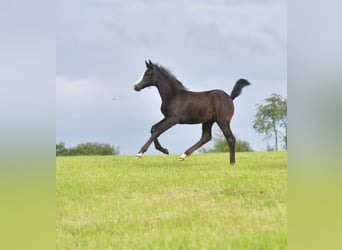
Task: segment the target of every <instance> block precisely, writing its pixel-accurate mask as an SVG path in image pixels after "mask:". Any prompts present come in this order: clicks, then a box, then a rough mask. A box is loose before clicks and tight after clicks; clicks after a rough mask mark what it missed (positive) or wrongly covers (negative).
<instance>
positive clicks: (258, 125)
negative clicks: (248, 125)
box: [253, 94, 287, 150]
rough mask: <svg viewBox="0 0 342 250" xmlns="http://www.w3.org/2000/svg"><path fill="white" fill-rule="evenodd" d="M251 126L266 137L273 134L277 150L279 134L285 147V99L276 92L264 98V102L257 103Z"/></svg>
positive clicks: (270, 136) (268, 137)
mask: <svg viewBox="0 0 342 250" xmlns="http://www.w3.org/2000/svg"><path fill="white" fill-rule="evenodd" d="M253 128H254V129H255V130H256V131H257V132H258V133H261V134H265V138H266V139H270V138H272V137H273V136H274V139H275V143H274V146H275V149H276V150H278V137H279V136H280V137H281V139H282V141H283V142H284V145H285V149H287V100H286V99H284V98H283V97H282V96H280V95H277V94H272V95H271V96H270V97H269V98H266V99H265V104H264V105H261V104H257V113H256V114H255V120H254V122H253Z"/></svg>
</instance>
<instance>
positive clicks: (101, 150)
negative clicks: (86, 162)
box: [56, 142, 120, 156]
mask: <svg viewBox="0 0 342 250" xmlns="http://www.w3.org/2000/svg"><path fill="white" fill-rule="evenodd" d="M118 154H120V152H119V147H114V146H111V145H110V144H105V143H98V142H86V143H81V144H78V145H77V146H76V147H72V148H66V147H65V143H64V142H60V143H58V144H56V156H74V155H118Z"/></svg>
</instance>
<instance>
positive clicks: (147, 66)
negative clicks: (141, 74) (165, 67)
mask: <svg viewBox="0 0 342 250" xmlns="http://www.w3.org/2000/svg"><path fill="white" fill-rule="evenodd" d="M145 64H146V68H149V65H148V62H147V61H146V60H145Z"/></svg>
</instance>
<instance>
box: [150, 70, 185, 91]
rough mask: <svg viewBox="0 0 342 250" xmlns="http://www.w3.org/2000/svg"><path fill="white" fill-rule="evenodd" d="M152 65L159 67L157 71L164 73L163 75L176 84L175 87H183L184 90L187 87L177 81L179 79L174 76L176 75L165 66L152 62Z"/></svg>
mask: <svg viewBox="0 0 342 250" xmlns="http://www.w3.org/2000/svg"><path fill="white" fill-rule="evenodd" d="M154 65H155V66H156V67H157V68H158V69H159V71H160V72H161V73H162V74H163V75H165V76H166V77H167V78H168V79H169V80H170V82H171V83H172V84H173V85H174V86H176V87H178V88H180V89H184V90H186V89H187V88H186V87H185V86H184V85H183V83H182V82H181V81H179V80H178V79H177V78H176V76H175V75H174V74H172V73H171V72H170V70H168V69H167V68H165V67H164V66H162V65H159V64H154Z"/></svg>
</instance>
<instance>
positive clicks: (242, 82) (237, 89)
mask: <svg viewBox="0 0 342 250" xmlns="http://www.w3.org/2000/svg"><path fill="white" fill-rule="evenodd" d="M248 85H250V83H249V82H248V81H247V80H246V79H239V80H238V81H237V82H236V83H235V86H234V88H233V90H232V92H231V93H230V97H231V98H232V100H234V99H235V98H236V97H238V96H239V95H240V94H241V92H242V88H244V87H246V86H248Z"/></svg>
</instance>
